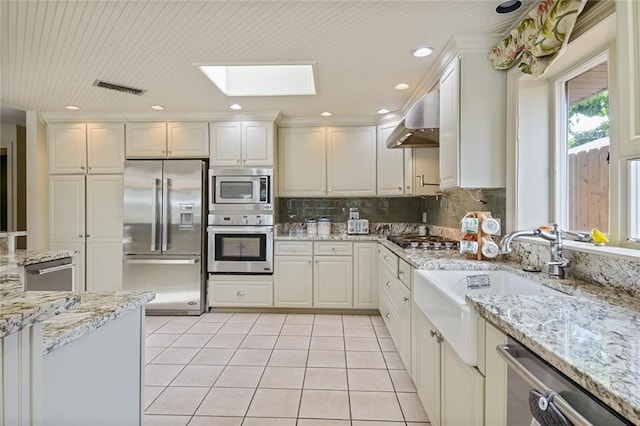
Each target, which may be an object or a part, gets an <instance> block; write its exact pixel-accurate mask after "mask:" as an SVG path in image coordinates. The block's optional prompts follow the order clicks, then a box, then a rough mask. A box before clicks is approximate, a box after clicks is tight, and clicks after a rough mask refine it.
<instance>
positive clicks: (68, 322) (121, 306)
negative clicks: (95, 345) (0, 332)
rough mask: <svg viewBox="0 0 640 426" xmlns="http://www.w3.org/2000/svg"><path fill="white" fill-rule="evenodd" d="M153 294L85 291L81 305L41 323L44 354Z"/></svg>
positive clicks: (146, 299) (81, 297) (88, 331)
mask: <svg viewBox="0 0 640 426" xmlns="http://www.w3.org/2000/svg"><path fill="white" fill-rule="evenodd" d="M154 298H155V293H152V292H140V291H118V292H107V293H100V292H87V293H81V294H80V304H79V305H78V306H77V307H75V308H74V309H71V310H69V311H67V312H64V313H62V314H60V315H57V316H55V317H52V318H50V319H48V320H46V321H45V322H44V329H43V340H44V342H43V345H42V353H43V355H46V354H48V353H49V352H51V351H53V350H55V349H57V348H59V347H61V346H64V345H66V344H67V343H69V342H72V341H74V340H75V339H77V338H79V337H81V336H84V335H85V334H88V333H90V332H92V331H93V330H95V329H97V328H99V327H101V326H103V325H105V324H106V323H108V322H110V321H113V320H115V319H117V318H118V317H120V316H121V315H123V314H125V313H127V312H130V311H132V310H134V309H137V308H139V307H140V306H142V305H145V304H147V303H149V302H150V301H152V300H153V299H154Z"/></svg>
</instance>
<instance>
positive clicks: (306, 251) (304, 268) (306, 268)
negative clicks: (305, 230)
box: [273, 241, 313, 308]
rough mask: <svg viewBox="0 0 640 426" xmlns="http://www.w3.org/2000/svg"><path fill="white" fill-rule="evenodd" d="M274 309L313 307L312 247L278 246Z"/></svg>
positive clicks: (308, 244) (278, 243)
mask: <svg viewBox="0 0 640 426" xmlns="http://www.w3.org/2000/svg"><path fill="white" fill-rule="evenodd" d="M274 252H275V256H274V275H273V279H274V283H273V306H276V307H289V308H310V307H312V306H313V243H312V242H311V241H305V242H289V241H287V242H281V241H276V243H275V250H274Z"/></svg>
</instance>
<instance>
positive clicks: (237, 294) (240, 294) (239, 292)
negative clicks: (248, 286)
mask: <svg viewBox="0 0 640 426" xmlns="http://www.w3.org/2000/svg"><path fill="white" fill-rule="evenodd" d="M236 296H244V291H242V290H240V291H238V292H237V293H236Z"/></svg>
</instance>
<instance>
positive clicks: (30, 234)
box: [27, 111, 49, 250]
mask: <svg viewBox="0 0 640 426" xmlns="http://www.w3.org/2000/svg"><path fill="white" fill-rule="evenodd" d="M48 167H49V166H48V163H47V129H46V127H45V126H44V124H43V123H42V121H41V120H40V115H39V114H38V112H36V111H27V188H28V192H27V249H29V250H46V249H48V248H49V177H48V176H49V170H48Z"/></svg>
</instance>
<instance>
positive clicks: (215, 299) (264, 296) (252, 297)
mask: <svg viewBox="0 0 640 426" xmlns="http://www.w3.org/2000/svg"><path fill="white" fill-rule="evenodd" d="M209 304H210V306H213V307H271V306H273V278H272V276H271V275H217V274H216V275H209Z"/></svg>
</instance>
